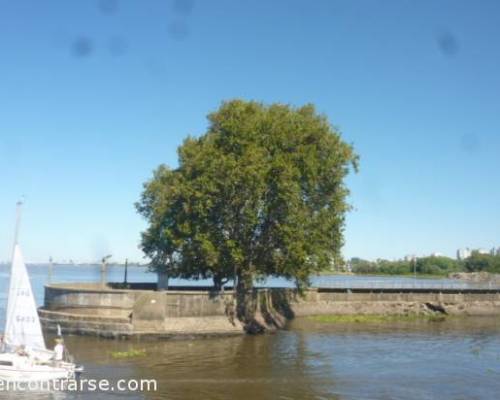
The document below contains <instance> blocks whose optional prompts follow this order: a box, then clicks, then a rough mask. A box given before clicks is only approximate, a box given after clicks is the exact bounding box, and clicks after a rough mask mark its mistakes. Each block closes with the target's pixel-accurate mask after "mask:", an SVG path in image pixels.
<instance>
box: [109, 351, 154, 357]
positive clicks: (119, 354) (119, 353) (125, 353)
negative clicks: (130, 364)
mask: <svg viewBox="0 0 500 400" xmlns="http://www.w3.org/2000/svg"><path fill="white" fill-rule="evenodd" d="M145 355H146V350H135V349H132V350H128V351H112V352H111V357H113V358H132V357H144V356H145Z"/></svg>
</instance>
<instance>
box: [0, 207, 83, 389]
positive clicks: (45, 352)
mask: <svg viewBox="0 0 500 400" xmlns="http://www.w3.org/2000/svg"><path fill="white" fill-rule="evenodd" d="M19 213H20V204H19V203H18V222H17V226H16V239H15V245H14V254H13V258H12V268H11V276H10V286H9V292H8V298H7V312H6V314H7V315H6V323H5V332H4V336H3V339H2V342H1V349H0V380H4V381H5V380H8V381H12V380H15V381H47V380H58V379H70V378H73V377H74V376H75V373H76V372H78V367H77V366H76V365H75V364H73V363H72V362H66V361H63V360H58V361H55V360H54V352H53V351H51V350H49V349H47V347H46V345H45V339H44V337H43V332H42V327H41V324H40V318H39V316H38V312H37V307H36V302H35V297H34V296H33V291H32V288H31V283H30V280H29V276H28V271H27V269H26V265H25V263H24V260H23V256H22V253H21V248H20V246H19V244H18V243H17V230H18V226H19V215H20V214H19Z"/></svg>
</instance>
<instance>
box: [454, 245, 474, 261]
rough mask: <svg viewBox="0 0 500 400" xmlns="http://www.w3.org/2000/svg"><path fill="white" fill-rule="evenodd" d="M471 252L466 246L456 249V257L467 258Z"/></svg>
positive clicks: (459, 258)
mask: <svg viewBox="0 0 500 400" xmlns="http://www.w3.org/2000/svg"><path fill="white" fill-rule="evenodd" d="M471 254H472V251H471V249H469V248H468V247H466V248H465V249H458V250H457V259H458V260H465V259H466V258H469V257H470V256H471Z"/></svg>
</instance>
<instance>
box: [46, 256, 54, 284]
mask: <svg viewBox="0 0 500 400" xmlns="http://www.w3.org/2000/svg"><path fill="white" fill-rule="evenodd" d="M53 266H54V264H53V260H52V257H50V258H49V273H48V279H47V280H48V282H49V283H52V267H53Z"/></svg>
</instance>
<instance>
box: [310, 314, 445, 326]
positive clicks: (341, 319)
mask: <svg viewBox="0 0 500 400" xmlns="http://www.w3.org/2000/svg"><path fill="white" fill-rule="evenodd" d="M446 318H447V317H446V315H444V314H430V315H428V314H408V315H383V314H373V315H361V314H358V315H343V314H330V315H313V316H310V317H308V319H309V320H311V321H315V322H320V323H325V324H326V323H328V324H337V323H382V322H412V321H443V320H444V319H446Z"/></svg>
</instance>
